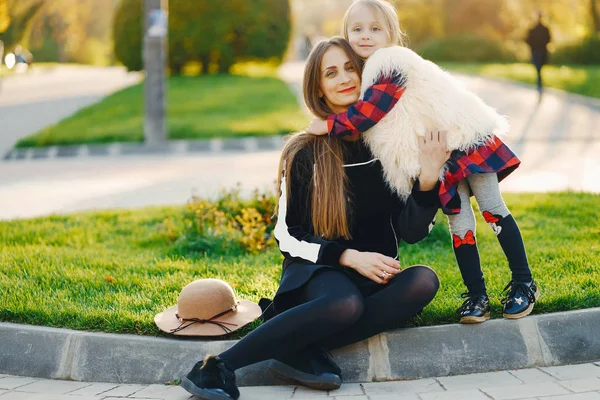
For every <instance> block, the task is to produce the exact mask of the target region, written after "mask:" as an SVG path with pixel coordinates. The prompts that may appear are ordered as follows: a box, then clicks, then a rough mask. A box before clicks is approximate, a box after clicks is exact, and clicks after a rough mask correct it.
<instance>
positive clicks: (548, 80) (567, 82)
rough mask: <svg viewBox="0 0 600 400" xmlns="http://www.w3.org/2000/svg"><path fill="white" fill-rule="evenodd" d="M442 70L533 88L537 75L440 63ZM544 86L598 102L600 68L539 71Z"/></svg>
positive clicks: (528, 70)
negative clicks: (491, 78)
mask: <svg viewBox="0 0 600 400" xmlns="http://www.w3.org/2000/svg"><path fill="white" fill-rule="evenodd" d="M441 65H442V66H443V67H444V68H446V69H448V70H451V71H456V72H463V73H468V74H477V75H483V76H489V77H494V78H504V79H510V80H514V81H518V82H524V83H528V84H531V85H535V84H536V82H537V74H536V71H535V68H534V67H533V65H531V64H526V63H516V64H468V63H443V64H441ZM542 79H543V81H544V85H545V86H547V87H552V88H555V89H561V90H566V91H568V92H572V93H577V94H582V95H584V96H591V97H599V98H600V66H576V65H563V66H557V65H546V66H544V68H543V69H542Z"/></svg>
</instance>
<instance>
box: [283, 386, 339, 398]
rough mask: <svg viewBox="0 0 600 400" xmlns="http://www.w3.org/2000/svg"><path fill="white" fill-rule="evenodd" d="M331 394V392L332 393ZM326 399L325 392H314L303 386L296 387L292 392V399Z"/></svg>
mask: <svg viewBox="0 0 600 400" xmlns="http://www.w3.org/2000/svg"><path fill="white" fill-rule="evenodd" d="M332 393H333V392H332ZM323 397H328V396H327V391H326V390H314V389H310V388H307V387H304V386H298V387H297V388H296V390H295V391H294V396H293V398H294V399H296V398H323Z"/></svg>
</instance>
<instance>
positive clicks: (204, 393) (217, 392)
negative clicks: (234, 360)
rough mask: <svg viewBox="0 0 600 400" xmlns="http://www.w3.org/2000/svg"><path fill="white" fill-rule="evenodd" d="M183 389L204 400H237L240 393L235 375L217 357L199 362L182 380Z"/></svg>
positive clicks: (207, 357) (209, 356)
mask: <svg viewBox="0 0 600 400" xmlns="http://www.w3.org/2000/svg"><path fill="white" fill-rule="evenodd" d="M181 387H182V388H184V389H185V390H187V391H188V392H190V393H191V394H193V395H195V396H198V397H199V398H200V399H202V400H231V399H233V400H236V399H237V398H238V397H240V391H239V390H238V388H237V386H236V384H235V373H234V372H233V371H232V370H231V369H230V368H228V367H227V365H225V363H224V362H223V361H221V360H220V359H219V357H217V356H211V355H208V356H206V358H205V359H204V361H198V362H197V363H196V365H194V368H192V370H191V371H190V372H189V373H188V374H187V375H186V376H185V377H184V378H183V379H182V380H181Z"/></svg>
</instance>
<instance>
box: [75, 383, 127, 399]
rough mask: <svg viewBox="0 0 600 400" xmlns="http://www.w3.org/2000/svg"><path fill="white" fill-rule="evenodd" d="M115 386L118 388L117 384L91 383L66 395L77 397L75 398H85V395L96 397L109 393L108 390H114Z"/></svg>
mask: <svg viewBox="0 0 600 400" xmlns="http://www.w3.org/2000/svg"><path fill="white" fill-rule="evenodd" d="M117 386H119V384H118V383H92V384H91V385H89V386H86V387H84V388H81V389H77V390H74V391H72V392H69V393H67V394H69V395H77V396H86V395H90V396H97V395H100V394H102V393H104V392H107V391H109V390H110V389H113V388H116V387H117Z"/></svg>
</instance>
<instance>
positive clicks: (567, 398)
mask: <svg viewBox="0 0 600 400" xmlns="http://www.w3.org/2000/svg"><path fill="white" fill-rule="evenodd" d="M539 400H600V393H598V392H590V393H577V394H567V395H564V396H552V397H540V398H539Z"/></svg>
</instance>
